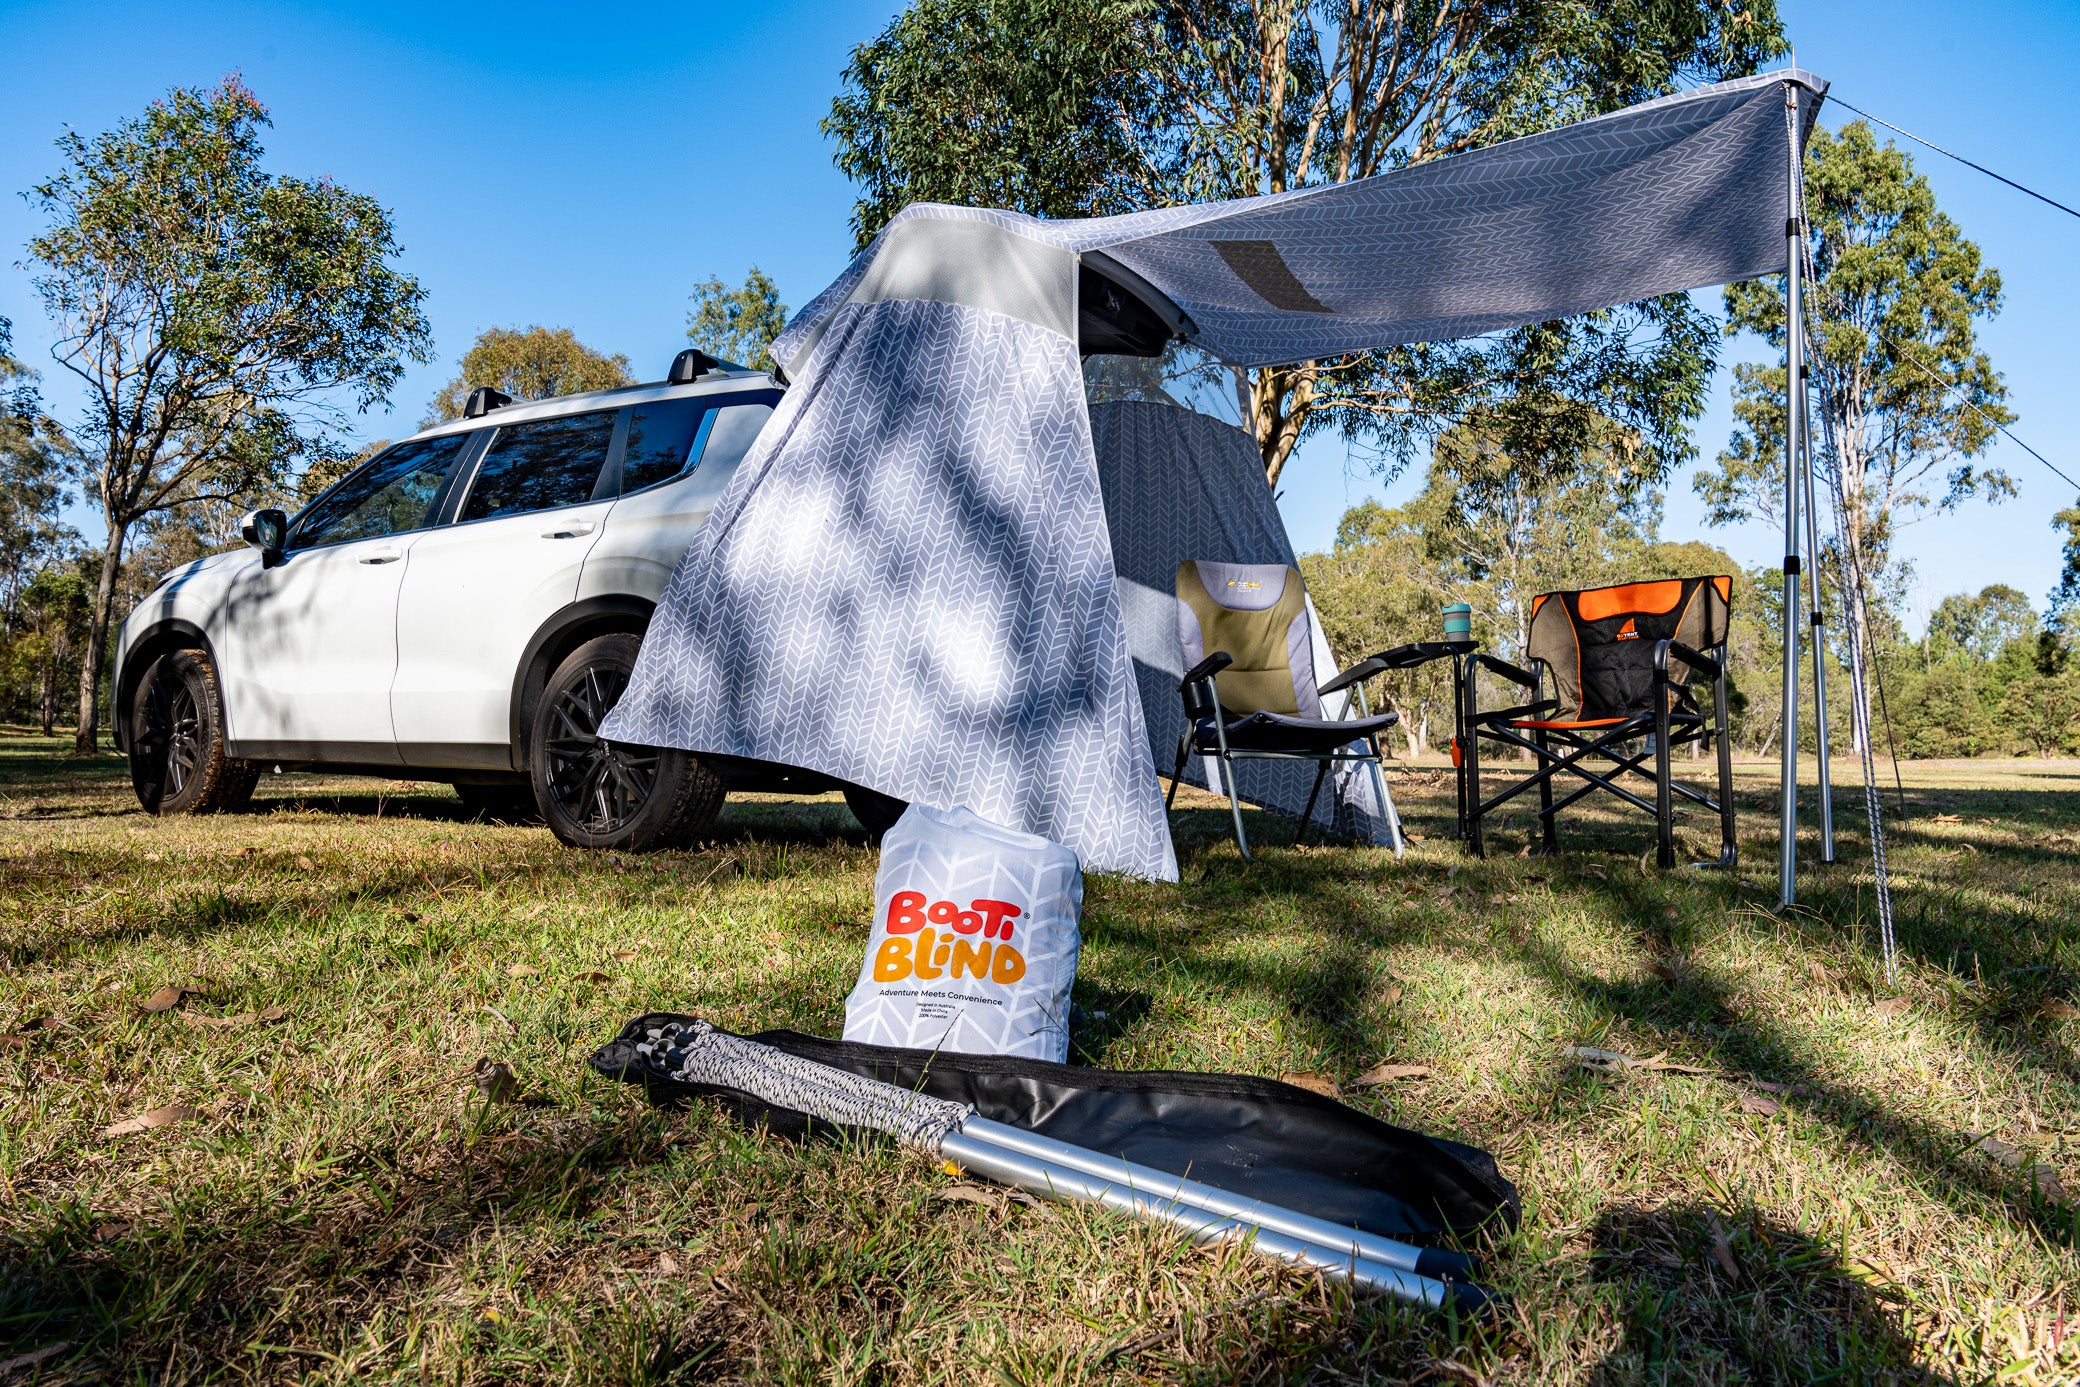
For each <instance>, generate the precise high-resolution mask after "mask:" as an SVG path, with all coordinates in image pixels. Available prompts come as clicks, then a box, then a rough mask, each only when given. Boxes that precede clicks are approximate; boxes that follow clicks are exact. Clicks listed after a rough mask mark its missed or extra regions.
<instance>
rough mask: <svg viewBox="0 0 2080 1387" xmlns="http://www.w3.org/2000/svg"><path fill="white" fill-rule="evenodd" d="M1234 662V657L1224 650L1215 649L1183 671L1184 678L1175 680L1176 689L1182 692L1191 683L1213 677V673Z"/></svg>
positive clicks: (1217, 672)
mask: <svg viewBox="0 0 2080 1387" xmlns="http://www.w3.org/2000/svg"><path fill="white" fill-rule="evenodd" d="M1234 663H1235V657H1234V656H1233V655H1230V654H1229V653H1228V652H1227V651H1225V650H1216V651H1214V652H1213V653H1212V654H1211V655H1208V656H1207V657H1206V658H1205V659H1203V660H1201V661H1199V663H1198V664H1196V665H1193V666H1192V667H1191V668H1190V669H1188V670H1186V671H1185V672H1184V678H1182V679H1180V680H1178V681H1177V691H1178V692H1179V693H1183V692H1184V691H1185V690H1186V689H1189V688H1190V687H1191V686H1192V685H1194V684H1197V683H1199V682H1200V681H1201V680H1205V679H1211V678H1213V676H1214V675H1216V674H1219V673H1220V672H1221V671H1222V670H1224V669H1226V668H1227V667H1228V666H1229V665H1232V664H1234Z"/></svg>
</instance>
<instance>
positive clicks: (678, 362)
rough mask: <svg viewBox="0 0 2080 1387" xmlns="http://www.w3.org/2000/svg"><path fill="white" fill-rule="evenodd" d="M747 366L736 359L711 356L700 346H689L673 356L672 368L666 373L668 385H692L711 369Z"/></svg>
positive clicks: (736, 368)
mask: <svg viewBox="0 0 2080 1387" xmlns="http://www.w3.org/2000/svg"><path fill="white" fill-rule="evenodd" d="M744 369H745V368H744V367H742V366H739V365H738V364H737V363H736V362H734V361H724V360H723V359H722V358H721V357H716V356H709V355H708V354H707V353H706V352H704V351H702V350H701V349H700V348H699V347H688V348H687V349H686V350H685V351H683V352H680V353H679V354H678V355H677V356H675V357H673V358H672V369H671V370H669V371H667V372H666V373H665V377H664V383H665V384H666V385H691V384H693V383H694V382H695V381H697V380H699V379H700V378H701V377H702V376H705V375H706V374H708V372H710V371H741V370H744Z"/></svg>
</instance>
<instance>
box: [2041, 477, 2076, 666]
mask: <svg viewBox="0 0 2080 1387" xmlns="http://www.w3.org/2000/svg"><path fill="white" fill-rule="evenodd" d="M2051 524H2052V526H2053V528H2055V529H2062V530H2064V531H2065V532H2066V540H2065V564H2064V566H2063V567H2062V568H2060V570H2059V574H2058V586H2057V587H2055V588H2053V589H2052V590H2051V599H2050V600H2051V618H2050V622H2049V623H2048V624H2050V625H2051V626H2053V627H2056V628H2057V629H2058V631H2059V632H2060V633H2061V634H2062V635H2063V634H2064V633H2065V632H2066V628H2067V626H2068V625H2069V624H2070V623H2071V622H2072V621H2073V619H2074V618H2075V617H2076V616H2080V504H2076V505H2072V506H2068V507H2066V509H2064V510H2062V511H2060V512H2059V513H2058V514H2057V515H2054V516H2052V517H2051ZM2072 634H2074V635H2080V632H2074V633H2072Z"/></svg>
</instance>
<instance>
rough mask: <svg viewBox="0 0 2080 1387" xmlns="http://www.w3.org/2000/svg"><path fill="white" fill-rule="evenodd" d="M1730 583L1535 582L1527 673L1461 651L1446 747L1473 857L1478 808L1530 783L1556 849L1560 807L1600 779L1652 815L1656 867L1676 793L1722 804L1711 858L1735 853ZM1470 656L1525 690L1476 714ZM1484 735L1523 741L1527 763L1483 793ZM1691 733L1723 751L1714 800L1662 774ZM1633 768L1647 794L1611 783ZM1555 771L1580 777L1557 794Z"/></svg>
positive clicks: (1544, 845)
mask: <svg viewBox="0 0 2080 1387" xmlns="http://www.w3.org/2000/svg"><path fill="white" fill-rule="evenodd" d="M1732 592H1733V580H1732V579H1731V578H1727V577H1706V578H1667V579H1662V580H1660V581H1656V582H1647V583H1623V584H1620V585H1618V586H1616V587H1607V588H1588V589H1584V590H1582V591H1580V592H1548V593H1543V594H1541V595H1539V596H1537V597H1534V598H1533V599H1532V600H1531V639H1530V643H1529V647H1528V649H1527V651H1526V653H1527V654H1528V655H1529V657H1530V664H1531V669H1530V670H1529V671H1528V672H1527V671H1525V670H1523V669H1519V668H1518V667H1517V666H1515V665H1513V664H1510V663H1509V662H1507V661H1505V660H1498V659H1496V658H1494V657H1493V656H1491V655H1486V654H1476V655H1473V656H1471V657H1469V661H1468V663H1469V666H1470V667H1469V669H1468V671H1467V675H1466V678H1465V679H1464V680H1463V681H1462V682H1461V687H1460V691H1459V692H1460V703H1459V718H1458V723H1459V735H1458V736H1457V738H1456V739H1455V740H1454V742H1453V747H1452V750H1453V753H1454V755H1453V759H1454V760H1455V761H1457V762H1458V764H1459V777H1460V791H1461V802H1462V805H1463V808H1462V811H1461V812H1462V816H1463V818H1462V822H1461V824H1460V836H1461V837H1463V838H1464V839H1465V840H1466V842H1467V845H1468V847H1469V848H1471V850H1472V851H1473V853H1474V855H1475V856H1484V855H1485V854H1484V851H1483V843H1482V840H1481V822H1482V820H1483V819H1485V818H1487V817H1488V816H1489V815H1490V814H1493V813H1494V812H1495V811H1496V810H1498V809H1500V808H1502V807H1503V806H1504V805H1506V804H1508V803H1510V802H1511V801H1512V800H1514V799H1516V798H1517V796H1519V795H1521V794H1524V793H1525V792H1527V791H1529V790H1531V789H1534V788H1536V789H1537V791H1538V817H1539V823H1540V828H1541V848H1540V851H1541V853H1553V852H1557V851H1559V847H1560V839H1559V834H1558V833H1557V831H1556V829H1555V820H1556V819H1557V818H1558V817H1559V814H1560V811H1561V810H1563V809H1565V808H1567V807H1568V806H1569V805H1571V804H1573V803H1574V802H1575V801H1576V800H1578V799H1581V798H1582V797H1583V796H1584V795H1587V794H1591V793H1593V792H1594V791H1597V790H1606V791H1608V792H1610V793H1611V794H1613V795H1616V796H1617V797H1618V798H1619V799H1622V800H1624V801H1625V802H1626V803H1628V804H1630V805H1632V806H1634V807H1635V808H1638V809H1643V810H1645V811H1646V812H1647V813H1649V814H1652V815H1653V816H1654V823H1655V829H1656V834H1657V836H1656V852H1655V858H1656V860H1657V861H1658V862H1659V863H1660V865H1661V866H1663V867H1673V866H1674V865H1675V860H1676V850H1675V822H1674V819H1675V810H1674V797H1675V796H1677V795H1681V796H1682V797H1683V798H1684V799H1687V800H1690V801H1692V802H1694V803H1697V804H1700V805H1703V806H1704V807H1705V808H1706V809H1709V810H1714V811H1716V812H1717V813H1718V815H1719V864H1718V865H1720V866H1722V867H1732V866H1733V865H1734V864H1735V860H1736V855H1735V847H1734V836H1733V752H1732V748H1731V746H1730V745H1729V744H1728V742H1727V740H1726V693H1727V690H1726V630H1727V617H1728V612H1729V605H1730V600H1731V597H1732ZM1475 668H1479V669H1486V670H1488V671H1489V672H1491V673H1493V674H1497V675H1500V676H1501V677H1502V678H1504V679H1507V680H1509V681H1510V682H1512V683H1515V684H1518V685H1520V686H1522V687H1523V688H1524V689H1526V690H1528V691H1529V694H1530V701H1528V702H1526V703H1523V704H1520V705H1518V706H1515V707H1511V708H1502V709H1498V710H1495V711H1492V712H1482V711H1481V710H1480V706H1479V704H1480V699H1479V695H1478V693H1477V688H1478V683H1479V681H1478V680H1476V679H1475V678H1474V677H1473V671H1474V669H1475ZM1700 683H1708V684H1710V685H1711V700H1712V706H1711V711H1710V714H1709V715H1707V714H1706V712H1705V710H1704V709H1703V708H1702V707H1701V706H1700V703H1699V701H1698V697H1697V692H1698V691H1697V686H1698V685H1699V684H1700ZM1642 739H1645V741H1644V745H1642V744H1641V742H1642ZM1483 742H1486V743H1488V744H1490V745H1500V746H1506V747H1511V748H1514V749H1515V750H1518V751H1522V752H1526V753H1528V754H1529V755H1530V757H1531V764H1532V768H1533V769H1532V771H1531V773H1530V774H1529V775H1527V776H1525V777H1524V778H1523V779H1522V780H1519V781H1517V782H1515V783H1514V784H1512V785H1510V786H1509V787H1508V788H1506V789H1504V790H1503V791H1502V792H1501V793H1500V794H1498V795H1495V796H1494V797H1492V798H1489V799H1483V798H1482V797H1481V745H1482V743H1483ZM1695 742H1703V743H1704V744H1705V746H1706V748H1707V749H1712V748H1716V750H1717V751H1718V761H1719V786H1718V789H1719V793H1718V797H1717V798H1716V799H1714V798H1713V797H1712V796H1710V795H1706V794H1704V793H1703V792H1701V791H1699V790H1697V789H1694V788H1692V787H1691V786H1689V785H1685V784H1683V783H1682V782H1681V781H1679V780H1677V779H1675V777H1674V776H1673V774H1672V773H1671V770H1670V753H1671V752H1672V751H1673V750H1674V749H1675V748H1676V747H1678V746H1682V745H1685V744H1689V743H1695ZM1649 762H1651V763H1652V765H1651V769H1650V768H1649V764H1648V763H1649ZM1635 775H1636V776H1640V777H1643V778H1645V779H1647V780H1650V781H1652V782H1653V785H1654V799H1653V802H1652V803H1649V802H1648V801H1647V800H1646V799H1645V798H1643V797H1642V796H1641V795H1638V794H1635V793H1633V791H1632V790H1631V789H1628V788H1627V786H1626V784H1621V783H1620V782H1621V781H1625V780H1626V778H1627V777H1629V776H1635ZM1560 776H1567V777H1570V780H1569V782H1567V783H1570V784H1571V783H1572V780H1573V779H1579V780H1581V781H1583V782H1585V783H1583V784H1582V785H1580V786H1579V787H1577V788H1574V789H1572V790H1570V791H1569V792H1568V793H1567V794H1566V795H1564V796H1563V797H1561V798H1559V799H1557V800H1556V799H1555V798H1554V797H1553V782H1554V780H1555V779H1556V778H1557V777H1560Z"/></svg>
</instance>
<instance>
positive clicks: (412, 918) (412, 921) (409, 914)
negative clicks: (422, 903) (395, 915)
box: [399, 910, 419, 925]
mask: <svg viewBox="0 0 2080 1387" xmlns="http://www.w3.org/2000/svg"><path fill="white" fill-rule="evenodd" d="M399 918H401V919H402V920H403V921H404V922H405V923H406V924H408V925H416V924H418V923H419V912H418V911H416V910H407V911H406V912H405V913H404V914H403V915H402V916H401V917H399Z"/></svg>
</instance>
